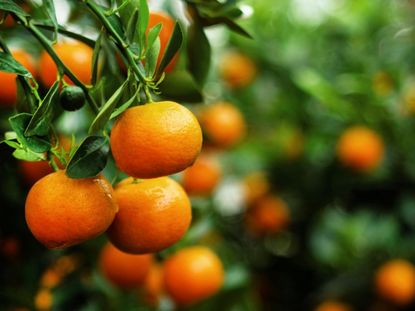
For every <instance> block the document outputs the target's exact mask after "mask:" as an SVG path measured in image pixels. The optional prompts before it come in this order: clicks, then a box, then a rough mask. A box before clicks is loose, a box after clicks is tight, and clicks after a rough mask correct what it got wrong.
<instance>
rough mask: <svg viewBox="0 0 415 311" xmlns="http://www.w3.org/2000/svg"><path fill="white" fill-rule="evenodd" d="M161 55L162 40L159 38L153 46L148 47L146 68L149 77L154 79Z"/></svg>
mask: <svg viewBox="0 0 415 311" xmlns="http://www.w3.org/2000/svg"><path fill="white" fill-rule="evenodd" d="M159 54H160V40H159V38H157V39H156V41H154V42H153V45H152V46H147V51H146V56H145V60H146V63H145V68H146V73H147V76H148V77H150V78H151V77H153V75H154V72H155V71H156V67H157V60H158V56H159Z"/></svg>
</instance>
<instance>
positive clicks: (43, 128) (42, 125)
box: [25, 81, 59, 136]
mask: <svg viewBox="0 0 415 311" xmlns="http://www.w3.org/2000/svg"><path fill="white" fill-rule="evenodd" d="M58 89H59V82H58V81H55V83H54V84H53V85H52V87H51V88H50V89H49V91H48V92H47V94H46V95H45V98H44V99H43V100H42V102H41V103H40V105H39V107H38V108H37V110H36V112H35V113H34V115H33V117H32V119H31V120H30V122H29V125H28V126H27V128H26V130H25V135H26V136H33V135H38V136H46V135H47V134H48V133H49V128H50V125H51V120H52V107H53V104H54V103H55V102H56V101H57V95H58Z"/></svg>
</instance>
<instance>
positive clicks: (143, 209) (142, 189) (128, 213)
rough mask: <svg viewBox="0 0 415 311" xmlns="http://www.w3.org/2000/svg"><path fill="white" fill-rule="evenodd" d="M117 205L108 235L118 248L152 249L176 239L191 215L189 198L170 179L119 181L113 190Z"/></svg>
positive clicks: (188, 222)
mask: <svg viewBox="0 0 415 311" xmlns="http://www.w3.org/2000/svg"><path fill="white" fill-rule="evenodd" d="M114 197H115V200H116V201H117V203H118V206H119V208H120V210H119V212H118V214H117V216H116V217H115V219H114V222H113V223H112V225H111V227H110V228H109V230H108V232H107V233H108V236H109V238H110V240H111V242H112V243H113V244H114V245H115V246H116V247H118V248H119V249H120V250H122V251H124V252H128V253H132V254H145V253H155V252H158V251H161V250H163V249H165V248H167V247H169V246H171V245H173V244H174V243H176V242H177V241H178V240H179V239H180V238H181V237H182V236H183V235H184V234H185V233H186V231H187V229H188V228H189V225H190V222H191V219H192V210H191V205H190V200H189V198H188V196H187V194H186V192H184V190H183V188H182V187H181V186H180V185H179V184H178V183H177V182H176V181H174V180H173V179H171V178H168V177H160V178H154V179H147V180H142V181H138V182H134V180H133V179H132V178H127V179H124V180H123V181H121V182H120V183H119V184H118V185H117V186H116V188H115V191H114Z"/></svg>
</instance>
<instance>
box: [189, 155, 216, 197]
mask: <svg viewBox="0 0 415 311" xmlns="http://www.w3.org/2000/svg"><path fill="white" fill-rule="evenodd" d="M220 178H221V168H220V167H219V164H218V163H217V162H216V161H215V160H214V159H212V158H211V157H208V156H201V157H199V158H198V159H197V160H196V162H195V163H194V164H193V165H192V166H190V167H188V168H187V169H185V170H184V171H183V178H182V185H183V188H184V189H185V190H186V192H187V193H188V194H190V195H209V194H211V193H212V191H213V190H214V189H215V187H216V185H217V184H218V182H219V180H220Z"/></svg>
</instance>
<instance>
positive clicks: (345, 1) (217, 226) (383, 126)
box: [0, 0, 415, 311]
mask: <svg viewBox="0 0 415 311" xmlns="http://www.w3.org/2000/svg"><path fill="white" fill-rule="evenodd" d="M39 2H40V1H33V3H32V2H29V1H26V2H24V3H25V4H22V3H23V2H22V3H19V4H22V5H26V8H27V9H28V10H29V11H31V12H32V13H33V14H34V16H36V12H37V8H36V6H37V5H39ZM55 5H56V7H57V13H58V20H59V23H60V24H63V25H68V27H69V29H73V30H74V31H79V32H81V33H82V34H84V35H86V36H89V37H91V38H94V36H95V37H96V31H94V30H95V29H96V26H95V24H94V20H93V19H92V18H90V17H89V18H88V16H86V14H85V12H81V10H78V6H77V4H76V2H75V1H66V0H57V1H55ZM238 5H239V7H240V9H241V12H242V13H243V14H242V16H241V17H240V18H239V19H238V20H236V22H237V23H238V24H240V25H241V26H243V27H244V28H245V29H246V30H247V31H248V32H249V33H250V34H251V36H252V37H253V38H252V39H248V38H246V37H243V36H240V35H239V34H237V33H235V32H231V31H229V29H227V28H225V27H224V26H222V25H219V26H213V27H208V28H206V29H205V31H206V34H207V36H208V38H209V42H210V45H211V48H212V55H211V68H210V71H209V76H208V78H207V82H206V84H205V86H204V88H203V91H202V93H203V98H204V99H203V101H202V100H201V99H198V96H197V94H196V96H192V95H194V94H192V93H191V92H190V93H189V92H187V93H186V92H185V91H188V90H189V88H190V87H189V85H188V83H187V82H186V83H184V82H183V83H179V82H180V81H184V80H181V77H182V76H180V75H181V74H183V72H184V68H185V67H186V61H187V54H186V51H184V49H183V51H181V52H180V53H181V55H180V59H179V63H178V65H177V68H176V69H175V70H174V71H173V72H172V73H169V74H168V75H167V77H166V81H165V82H164V84H162V86H161V90H162V92H163V93H162V95H161V96H162V97H164V98H167V99H169V98H173V99H175V100H177V101H180V102H181V103H183V104H186V105H187V106H188V107H189V108H190V109H191V110H192V111H194V112H195V114H196V115H197V116H198V117H199V120H200V122H201V125H202V128H203V130H204V134H205V137H206V139H205V143H204V148H203V151H202V155H201V161H200V164H199V167H196V164H195V166H194V167H193V168H194V171H193V172H191V171H188V172H184V173H181V174H178V175H177V176H174V177H175V178H176V179H177V180H178V181H180V182H181V183H182V184H183V185H184V187H185V189H186V190H187V191H188V193H189V195H190V196H191V199H192V207H193V221H192V226H191V228H190V230H189V231H188V233H187V234H186V236H185V237H184V238H183V239H182V240H181V241H180V242H179V243H177V244H176V245H174V246H173V247H171V248H169V249H167V250H166V251H164V252H162V253H160V254H158V256H157V258H158V259H159V260H160V262H163V259H164V258H166V256H169V254H171V253H174V252H175V251H176V250H178V249H181V248H183V247H186V246H189V245H205V246H208V247H209V248H211V249H213V250H214V251H215V252H216V253H217V254H218V256H219V257H220V258H221V260H222V262H223V265H224V269H225V282H224V285H223V287H222V289H221V290H220V292H219V293H217V294H216V295H214V296H212V297H210V298H209V299H206V300H204V301H201V302H198V303H196V304H194V305H191V306H189V307H186V308H184V310H215V309H216V310H232V311H239V310H284V311H291V310H319V311H347V310H349V311H350V310H368V311H388V310H415V302H414V301H415V267H414V266H413V264H414V263H415V134H414V133H415V119H414V113H415V53H414V48H415V43H414V42H415V29H414V25H415V18H414V16H415V14H414V13H415V2H414V1H410V0H406V1H404V0H402V1H393V0H378V1H370V0H315V1H305V0H279V1H271V0H244V1H240V2H239V3H238ZM150 8H151V9H152V10H157V11H164V12H168V14H169V15H171V16H172V17H174V18H177V19H179V20H180V21H181V23H182V24H183V25H184V27H185V29H186V26H187V25H189V20H188V19H186V16H187V14H186V12H185V7H184V4H183V2H181V1H178V0H171V1H150ZM32 13H31V14H32ZM0 35H1V36H2V37H3V38H5V40H6V42H7V43H8V45H10V46H11V47H18V48H21V49H24V50H26V51H28V52H29V53H30V54H31V55H32V56H33V58H34V59H37V58H38V56H39V55H40V52H41V49H40V46H39V45H38V44H37V43H36V42H35V41H34V39H33V38H32V37H30V35H29V34H28V33H27V32H26V31H25V29H23V27H21V26H19V25H16V24H10V25H7V23H6V22H5V23H3V24H2V25H1V29H0ZM119 74H120V75H122V74H123V73H122V71H121V70H120V71H119ZM169 75H172V76H171V78H170V79H169V78H168V76H169ZM186 81H187V80H186ZM182 84H183V85H182ZM172 85H173V90H172ZM1 88H2V85H0V89H1ZM182 90H183V92H181V91H182ZM182 93H183V94H184V93H186V94H185V95H186V96H182V95H183V94H182ZM189 94H190V95H189ZM187 95H189V96H190V97H189V96H187ZM195 98H196V99H195ZM0 101H1V98H0ZM12 114H13V109H12V108H8V107H2V108H1V110H0V130H1V132H2V133H4V132H6V131H8V130H10V126H9V124H8V118H9V117H10V116H11V115H12ZM90 118H91V116H90V112H88V109H87V108H83V109H81V110H79V111H77V112H67V111H60V112H59V113H58V114H57V116H56V118H55V120H54V122H55V123H56V128H58V129H59V132H60V133H62V135H66V136H69V137H70V135H72V134H75V135H76V138H77V140H78V137H82V136H83V135H85V133H86V131H87V129H88V122H90ZM11 153H12V149H11V148H10V147H8V146H7V145H6V144H0V176H1V178H0V310H10V311H11V310H14V311H17V310H20V311H21V310H83V311H92V310H175V308H176V307H175V306H174V303H173V302H172V301H171V299H170V298H169V297H168V295H166V294H165V293H163V290H162V289H159V290H158V291H157V294H156V298H155V299H153V300H152V301H151V302H149V301H148V299H146V295H147V294H148V292H147V291H148V289H146V288H145V287H139V288H137V289H133V290H123V289H121V288H118V287H117V286H115V285H114V284H111V282H109V281H108V280H107V279H106V278H105V277H104V276H103V274H102V272H101V271H100V268H99V264H98V263H99V256H100V250H101V248H102V246H103V245H104V244H105V243H106V240H107V239H106V237H105V236H101V237H99V238H97V239H94V240H92V241H89V242H87V243H83V244H81V245H78V246H74V247H70V248H68V249H65V250H53V251H50V250H47V249H46V248H45V247H43V246H42V245H41V244H39V243H38V242H37V241H36V240H35V239H34V237H33V236H32V235H31V233H30V231H29V230H28V228H27V226H26V223H25V219H24V202H25V197H26V195H27V192H28V190H29V189H30V186H31V185H32V184H33V183H34V182H35V180H36V179H38V178H40V177H39V176H41V174H42V173H39V172H38V171H36V170H37V169H36V168H35V167H34V166H30V165H25V164H22V162H21V161H19V160H16V159H15V158H14V157H13V156H12V154H11ZM203 161H205V162H203ZM196 163H198V162H196ZM114 170H115V167H114V164H113V161H111V160H110V161H109V163H108V165H107V167H106V169H105V171H104V174H105V175H106V176H107V177H108V178H111V179H113V178H114V176H115V173H114ZM46 171H47V170H46ZM43 172H44V170H43ZM39 174H40V175H39ZM186 174H188V175H189V176H190V177H189V176H188V177H186ZM192 174H194V175H192ZM186 178H187V179H186ZM111 179H110V180H111ZM180 310H181V309H180Z"/></svg>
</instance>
